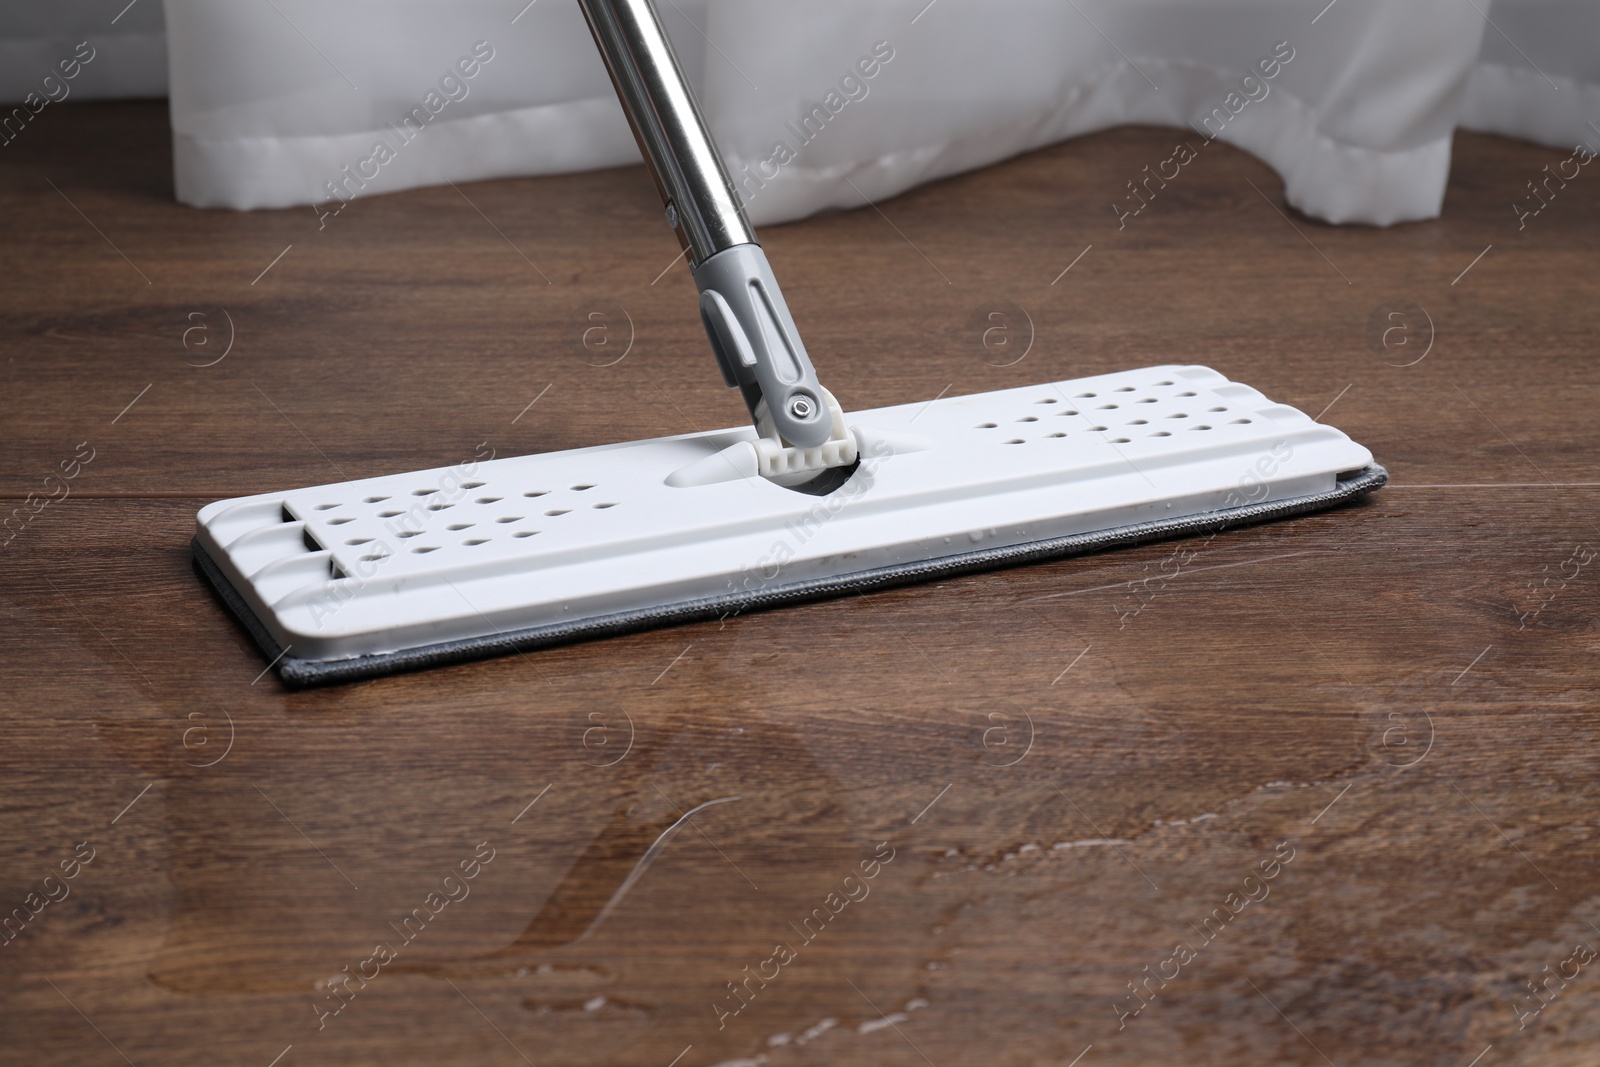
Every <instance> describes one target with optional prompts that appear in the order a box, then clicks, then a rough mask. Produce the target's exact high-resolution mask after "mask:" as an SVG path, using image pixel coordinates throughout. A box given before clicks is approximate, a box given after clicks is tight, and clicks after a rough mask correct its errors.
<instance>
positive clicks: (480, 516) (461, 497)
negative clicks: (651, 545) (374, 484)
mask: <svg viewBox="0 0 1600 1067" xmlns="http://www.w3.org/2000/svg"><path fill="white" fill-rule="evenodd" d="M486 484H487V483H485V482H464V483H462V484H461V485H460V486H459V487H457V489H456V491H455V493H453V494H446V493H445V492H444V491H443V489H442V488H441V487H440V486H437V485H432V484H429V485H420V486H417V487H416V488H415V489H412V490H410V493H409V496H410V498H411V499H406V498H404V497H402V498H401V499H398V500H396V499H395V498H393V497H391V496H368V497H363V498H362V500H361V503H362V504H366V505H371V507H370V508H362V507H360V506H359V505H354V504H348V505H347V504H343V503H338V502H327V501H324V502H321V503H317V504H313V505H312V506H311V507H310V509H309V510H310V515H308V516H307V520H308V523H309V524H310V525H312V526H315V527H336V526H343V525H345V524H347V523H352V522H356V521H358V520H362V519H367V520H370V521H371V522H372V523H375V524H377V527H378V529H380V530H381V536H382V537H384V538H385V539H391V538H392V539H394V540H395V541H396V542H404V545H403V547H404V548H406V549H408V550H409V551H410V552H412V553H413V554H415V555H426V554H427V553H429V552H437V551H438V550H439V549H440V548H442V547H444V543H445V541H446V540H447V539H450V538H449V535H453V534H455V535H462V536H461V537H459V541H460V544H462V545H463V546H466V547H469V548H476V547H478V546H481V545H487V544H492V543H494V542H495V541H497V540H503V539H509V538H518V539H521V538H528V537H533V536H535V535H537V534H538V533H540V532H541V531H540V530H539V529H537V528H529V526H528V524H529V521H530V520H529V518H528V516H527V515H524V514H522V513H520V509H517V508H516V507H515V506H514V502H515V501H519V500H530V501H531V500H534V499H538V500H539V502H540V503H541V504H552V503H558V502H559V503H568V502H570V504H571V506H569V507H546V508H542V509H541V514H540V517H541V518H546V519H557V518H560V517H562V516H567V515H573V514H574V513H577V512H581V511H608V510H610V509H611V508H614V507H617V506H618V503H619V502H618V501H615V500H606V499H603V498H602V499H599V500H595V501H594V502H592V503H590V502H589V501H588V499H584V498H578V497H576V496H574V495H572V494H578V493H589V492H591V491H592V490H594V489H596V488H597V486H596V485H594V484H593V483H587V482H586V483H580V484H577V485H571V486H567V487H565V488H552V489H542V488H541V489H528V490H523V491H521V492H520V494H519V495H517V496H514V497H512V498H511V500H507V498H506V497H502V496H476V497H473V496H471V491H472V490H475V489H482V488H484V486H485V485H486ZM379 505H382V506H383V507H382V509H381V510H380V508H379ZM495 505H504V506H502V507H496V506H495ZM446 511H449V512H450V513H451V514H450V518H451V519H453V520H456V521H452V522H451V523H450V524H449V525H447V526H445V527H444V528H443V529H442V530H441V529H439V528H438V527H436V526H435V525H434V523H435V522H436V521H437V520H436V519H435V516H439V515H440V513H442V512H446ZM392 520H400V521H399V522H395V521H392ZM283 521H285V522H291V521H294V516H293V515H292V514H291V513H290V512H289V510H288V509H287V508H286V509H285V510H284V513H283ZM371 528H372V527H369V529H371ZM467 531H471V533H468V532H467ZM329 533H330V534H331V531H329ZM308 537H309V534H308ZM419 538H420V539H421V540H418V539H419ZM376 539H377V538H376V537H371V536H363V537H350V538H344V539H343V543H344V544H345V545H348V546H351V547H360V546H363V545H369V544H371V543H372V542H373V541H374V540H376ZM326 540H327V543H329V544H333V543H336V542H335V539H334V538H332V537H331V536H329V537H328V538H327V539H326ZM359 558H360V559H361V560H362V561H363V562H369V563H370V562H377V561H379V560H383V559H386V558H388V556H387V554H386V553H384V552H383V551H381V549H380V551H377V552H368V553H367V554H365V555H362V556H360V557H359Z"/></svg>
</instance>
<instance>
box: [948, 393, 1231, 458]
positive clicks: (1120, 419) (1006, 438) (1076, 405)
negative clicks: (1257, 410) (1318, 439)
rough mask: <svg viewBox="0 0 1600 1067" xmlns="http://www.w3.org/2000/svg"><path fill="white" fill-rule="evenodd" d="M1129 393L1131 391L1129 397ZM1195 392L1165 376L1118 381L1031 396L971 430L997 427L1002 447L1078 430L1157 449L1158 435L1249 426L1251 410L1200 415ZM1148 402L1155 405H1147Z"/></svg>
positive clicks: (1217, 409) (1222, 408)
mask: <svg viewBox="0 0 1600 1067" xmlns="http://www.w3.org/2000/svg"><path fill="white" fill-rule="evenodd" d="M1130 393H1132V394H1135V395H1133V396H1129V395H1128V394H1130ZM1197 396H1198V394H1196V393H1195V392H1194V391H1193V390H1190V389H1185V388H1183V387H1182V385H1181V383H1179V382H1175V381H1172V380H1171V379H1169V378H1163V379H1160V380H1159V381H1153V382H1151V383H1149V384H1148V385H1145V386H1142V387H1141V386H1132V385H1122V386H1118V387H1117V388H1115V389H1111V390H1109V391H1107V392H1105V393H1098V392H1085V393H1078V394H1076V395H1074V396H1072V397H1070V398H1067V397H1061V396H1036V397H1033V398H1031V399H1024V400H1020V401H1018V402H1017V407H1016V410H1015V411H1014V412H1011V413H1008V414H1007V415H1006V417H1005V418H1004V420H1003V421H1000V422H992V421H988V422H980V423H978V424H976V426H975V427H974V429H976V430H979V431H981V432H985V433H987V432H989V431H997V432H995V433H994V434H993V436H992V438H991V440H992V441H993V442H994V443H996V444H1006V445H1026V444H1032V443H1036V442H1049V441H1059V440H1062V439H1064V438H1070V437H1072V436H1074V435H1078V434H1114V435H1115V436H1107V437H1105V438H1104V440H1106V441H1109V442H1110V443H1111V444H1114V445H1127V444H1134V443H1135V442H1141V443H1148V444H1149V445H1151V446H1153V447H1159V446H1160V445H1161V444H1162V443H1163V439H1167V440H1171V441H1174V442H1176V440H1177V438H1176V435H1175V434H1174V432H1173V431H1174V430H1180V429H1182V430H1197V431H1207V430H1214V429H1216V424H1218V423H1225V424H1227V425H1230V426H1248V425H1251V424H1252V423H1254V422H1255V418H1254V417H1253V415H1252V413H1251V412H1250V411H1248V410H1246V409H1243V408H1239V409H1234V408H1231V407H1229V406H1227V405H1226V404H1223V405H1213V406H1211V407H1207V408H1206V409H1205V414H1207V415H1217V414H1227V413H1230V412H1231V413H1233V414H1234V415H1235V416H1236V417H1235V418H1232V419H1221V418H1218V419H1210V420H1207V419H1204V418H1202V413H1201V412H1200V411H1199V410H1198V409H1197V408H1196V407H1195V404H1194V399H1195V398H1196V397H1197ZM1152 404H1153V405H1155V406H1154V407H1150V406H1148V405H1152ZM1035 405H1041V406H1053V407H1054V408H1055V409H1056V410H1053V411H1049V412H1046V413H1043V414H1046V415H1047V416H1051V417H1047V418H1041V417H1040V414H1041V413H1040V412H1039V411H1038V408H1037V407H1036V406H1035ZM1091 412H1092V413H1093V414H1092V415H1091V414H1090V413H1091ZM1112 412H1116V413H1117V414H1112ZM1057 419H1060V420H1066V421H1056V420H1057ZM1158 419H1162V420H1174V422H1176V423H1177V424H1176V425H1174V422H1168V423H1164V425H1165V426H1166V427H1167V428H1165V429H1162V428H1151V426H1152V424H1153V423H1154V422H1155V421H1156V420H1158ZM1178 420H1193V421H1181V422H1180V421H1178ZM999 431H1003V432H999Z"/></svg>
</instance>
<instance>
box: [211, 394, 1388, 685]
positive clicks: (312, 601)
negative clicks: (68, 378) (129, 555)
mask: <svg viewBox="0 0 1600 1067" xmlns="http://www.w3.org/2000/svg"><path fill="white" fill-rule="evenodd" d="M848 426H849V431H850V434H851V436H852V437H853V438H854V445H855V450H856V451H857V452H858V453H859V458H858V461H857V465H856V468H855V470H854V473H852V474H851V475H850V477H849V478H848V479H846V480H844V482H843V484H842V485H840V486H839V487H838V488H837V489H834V490H833V491H832V492H831V493H829V494H827V495H821V496H819V495H811V494H808V493H806V492H799V491H796V490H795V489H791V488H786V487H785V486H783V485H780V484H777V483H776V482H775V481H773V480H771V479H770V478H768V477H763V475H762V470H763V468H764V466H767V465H766V464H764V463H763V459H762V454H761V451H760V449H759V447H758V442H759V438H758V435H757V433H756V431H755V430H754V429H753V428H751V427H742V428H737V429H729V430H719V431H713V432H709V433H697V434H688V435H684V436H681V437H662V438H656V439H654V440H649V441H635V442H629V443H626V444H617V445H602V446H599V447H595V448H581V449H574V450H572V451H567V452H553V453H547V454H544V455H534V456H523V457H519V458H514V459H484V460H479V459H468V460H466V461H465V462H462V463H460V464H457V465H456V466H453V467H444V468H439V469H436V470H429V471H419V472H416V473H414V474H401V475H394V476H390V477H382V478H369V479H365V480H362V481H354V482H343V483H339V484H336V485H324V486H318V487H316V488H312V489H299V490H295V491H292V492H288V493H269V494H264V495H261V496H251V497H242V498H239V499H234V500H223V501H218V502H217V503H214V504H211V505H209V506H207V507H205V508H203V509H202V510H201V511H200V514H199V517H198V530H197V532H196V535H195V539H194V551H195V557H196V560H197V563H198V564H199V567H200V569H201V570H202V572H203V573H204V574H205V575H206V576H207V578H209V579H210V580H211V582H212V583H213V584H214V585H215V586H216V588H217V590H218V592H219V593H220V594H221V596H222V598H223V600H224V601H225V602H226V603H227V604H228V606H229V607H230V608H231V609H232V610H233V611H234V612H235V613H236V614H237V615H238V616H239V618H240V620H241V621H242V622H243V623H244V625H245V626H246V627H247V628H248V629H249V631H250V632H251V634H252V635H253V636H254V638H255V639H256V641H257V643H258V644H259V645H260V646H261V649H262V652H263V653H264V654H265V655H266V657H267V658H268V659H269V660H271V661H273V662H274V663H275V664H276V666H277V670H278V672H279V674H280V675H281V676H282V677H283V679H284V681H285V682H287V683H289V684H292V685H310V684H317V683H323V682H337V681H348V680H353V679H358V678H366V677H371V676H374V675H381V674H387V673H391V672H394V671H400V670H407V669H412V668H417V667H425V666H433V665H438V664H444V663H451V662H456V661H460V660H465V659H472V658H477V657H481V656H487V655H494V654H498V653H504V652H509V651H512V650H514V649H520V650H526V649H532V648H537V647H541V646H546V645H552V644H557V643H562V642H567V641H572V640H577V639H581V638H588V637H599V636H604V635H610V634H617V633H622V632H625V631H629V630H637V629H644V628H647V627H651V626H659V625H667V624H672V623H678V622H689V621H694V620H700V619H710V618H718V617H721V616H725V615H728V614H733V613H737V612H741V611H746V610H753V609H757V608H765V607H772V606H776V605H780V604H788V603H794V602H797V601H801V600H810V599H816V598H819V597H823V596H830V595H837V594H840V593H845V592H859V591H864V590H869V589H875V588H880V587H884V586H889V585H896V584H902V583H906V582H911V581H918V580H925V579H931V578H938V577H944V576H948V575H952V574H958V573H962V572H967V571H974V570H980V569H983V568H988V567H995V566H1001V565H1007V564H1013V563H1022V562H1029V561H1033V560H1041V559H1050V558H1055V557H1061V556H1068V555H1073V554H1078V553H1083V552H1089V551H1094V550H1096V549H1100V548H1108V547H1113V546H1118V545H1129V544H1137V543H1142V542H1145V541H1150V540H1155V539H1158V538H1161V537H1170V536H1175V535H1182V534H1189V533H1195V532H1207V531H1212V530H1215V529H1218V528H1220V527H1225V526H1230V525H1238V524H1243V523H1249V522H1258V521H1261V520H1264V519H1268V518H1274V517H1280V516H1286V515H1292V514H1297V513H1300V512H1305V511H1311V510H1316V509H1319V508H1324V507H1328V506H1331V505H1333V504H1337V503H1339V502H1341V501H1345V500H1349V499H1352V498H1354V497H1357V496H1359V495H1362V494H1364V493H1367V492H1370V491H1371V490H1373V489H1376V488H1378V487H1379V486H1381V485H1383V484H1384V482H1385V481H1386V479H1387V475H1386V474H1385V472H1384V470H1383V468H1382V467H1379V466H1376V465H1374V463H1373V461H1372V454H1371V453H1370V452H1368V451H1367V450H1366V449H1365V448H1363V447H1362V446H1360V445H1358V444H1356V443H1355V442H1354V441H1352V440H1350V438H1348V437H1346V436H1345V435H1344V434H1343V433H1341V432H1339V431H1338V430H1336V429H1334V428H1332V427H1330V426H1324V425H1321V424H1319V423H1317V422H1314V421H1313V420H1312V419H1310V418H1309V417H1307V416H1306V415H1304V414H1303V413H1301V412H1300V411H1298V410H1296V409H1294V408H1292V407H1287V406H1284V405H1282V404H1274V403H1272V402H1271V401H1270V400H1268V399H1267V398H1266V397H1264V396H1263V395H1261V394H1260V393H1259V392H1257V391H1256V390H1254V389H1251V388H1250V387H1249V386H1246V385H1240V384H1237V383H1235V382H1230V381H1228V380H1227V379H1226V378H1225V377H1223V376H1222V375H1221V374H1218V373H1217V372H1216V371H1214V370H1211V369H1209V368H1206V367H1194V366H1163V367H1150V368H1146V369H1143V370H1134V371H1126V372H1123V373H1118V374H1109V375H1101V376H1098V377H1093V378H1083V379H1078V380H1075V381H1064V382H1055V383H1052V384H1047V385H1036V386H1028V387H1025V388H1020V389H1006V390H1001V391H997V392H991V393H979V394H976V395H973V396H965V397H949V398H945V399H941V400H936V401H933V402H931V403H930V402H923V403H918V404H906V405H902V406H898V407H887V408H878V409H875V410H871V411H861V412H858V413H856V414H855V415H853V416H851V417H850V418H849V419H848Z"/></svg>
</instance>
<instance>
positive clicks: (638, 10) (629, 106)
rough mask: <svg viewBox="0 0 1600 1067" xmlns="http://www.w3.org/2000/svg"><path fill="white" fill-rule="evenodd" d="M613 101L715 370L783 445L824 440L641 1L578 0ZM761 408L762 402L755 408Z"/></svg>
mask: <svg viewBox="0 0 1600 1067" xmlns="http://www.w3.org/2000/svg"><path fill="white" fill-rule="evenodd" d="M578 3H579V5H580V6H581V7H582V8H583V13H584V17H585V18H587V19H588V21H589V29H590V31H591V32H593V34H594V39H595V43H596V44H597V45H599V48H600V54H601V56H602V57H604V59H605V62H606V67H607V69H608V70H609V71H610V72H611V81H612V84H614V85H615V86H616V89H617V97H618V98H619V99H620V100H621V101H622V106H623V110H624V111H626V112H627V114H628V121H629V123H630V124H631V125H632V126H633V133H634V136H635V137H636V138H637V139H638V141H639V148H640V150H641V151H642V152H643V153H644V158H645V162H646V163H647V164H648V165H649V169H650V173H651V175H652V176H653V177H654V178H655V183H656V188H657V189H658V190H659V191H660V193H661V199H662V201H663V202H664V203H665V205H666V216H667V224H668V225H669V226H671V227H672V228H673V229H674V230H676V231H677V234H678V240H679V241H680V242H681V243H682V244H683V246H684V248H685V249H686V250H687V252H688V256H689V263H690V266H691V267H692V268H693V270H694V278H695V283H696V284H697V285H698V286H699V288H700V315H701V318H702V320H703V321H704V323H705V327H706V334H707V336H708V337H709V338H710V339H711V347H712V350H713V351H714V352H715V354H716V357H717V363H718V365H719V366H720V367H721V369H722V376H723V380H724V381H726V382H727V384H728V386H729V387H730V388H733V387H737V388H738V389H740V391H741V392H742V393H743V395H744V399H745V405H746V406H747V407H748V408H749V409H750V413H751V416H752V418H755V419H756V420H757V421H758V422H759V420H760V417H761V415H762V413H763V412H764V413H765V414H766V415H767V416H768V417H770V418H771V420H772V423H773V425H774V427H775V428H776V429H777V431H778V433H779V434H780V435H781V436H782V437H783V439H784V440H785V441H786V442H787V443H788V444H790V445H793V446H795V447H799V448H813V447H816V446H818V445H821V444H822V443H823V442H825V441H826V440H827V439H828V436H829V433H830V430H831V426H832V424H831V416H830V414H829V411H828V408H827V405H826V404H825V403H824V402H823V400H822V396H823V392H822V386H821V384H820V383H819V382H818V381H817V374H816V371H815V370H814V369H813V368H812V366H811V360H810V358H809V357H808V356H807V355H806V350H805V345H804V344H802V343H801V341H800V332H799V330H798V329H797V328H796V327H795V324H794V319H793V318H792V317H791V316H790V314H789V309H788V306H787V305H786V304H785V302H784V299H783V293H782V291H781V290H780V289H779V288H778V282H777V279H776V278H774V277H773V275H772V269H771V267H770V266H769V265H768V263H767V257H766V253H764V252H763V251H762V250H761V246H760V245H759V244H757V243H756V236H755V231H754V229H752V228H751V226H750V220H749V219H748V218H746V216H745V213H744V208H743V206H742V205H741V204H740V202H739V197H738V194H737V193H736V192H735V190H734V186H733V182H732V181H731V180H730V179H729V177H728V172H727V170H726V168H724V167H723V165H722V157H721V156H720V155H719V154H718V152H717V147H716V145H715V144H714V143H713V142H712V140H711V133H710V131H709V130H707V129H706V124H705V120H704V118H703V117H702V116H701V114H700V108H699V106H698V105H697V104H696V103H695V99H694V93H693V91H692V90H691V89H690V88H689V83H688V81H687V80H685V78H684V76H683V71H682V69H681V68H680V67H679V66H678V60H677V57H676V55H674V54H673V51H672V43H671V42H670V41H669V40H668V39H667V35H666V33H665V31H663V30H662V28H661V20H660V19H659V18H658V17H657V15H656V11H655V7H654V5H653V4H652V3H651V0H578ZM763 405H764V407H763Z"/></svg>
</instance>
